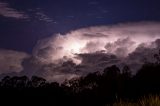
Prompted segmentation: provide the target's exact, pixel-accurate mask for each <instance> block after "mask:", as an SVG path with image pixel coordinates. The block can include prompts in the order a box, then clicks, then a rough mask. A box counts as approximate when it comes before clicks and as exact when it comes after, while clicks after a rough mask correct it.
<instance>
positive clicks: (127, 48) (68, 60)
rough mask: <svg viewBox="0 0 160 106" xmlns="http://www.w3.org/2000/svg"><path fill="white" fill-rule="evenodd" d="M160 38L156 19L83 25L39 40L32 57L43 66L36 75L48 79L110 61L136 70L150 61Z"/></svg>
mask: <svg viewBox="0 0 160 106" xmlns="http://www.w3.org/2000/svg"><path fill="white" fill-rule="evenodd" d="M159 38H160V23H158V22H139V23H125V24H118V25H112V26H96V27H89V28H82V29H78V30H75V31H71V32H69V33H66V34H64V35H61V34H56V35H53V36H52V37H49V38H46V39H43V40H41V41H39V42H38V44H37V45H36V47H35V48H34V52H33V57H34V59H36V61H38V62H39V63H40V64H42V65H43V66H42V65H41V66H42V67H41V68H40V69H37V71H38V72H37V74H38V75H42V76H43V77H45V78H48V79H50V80H61V79H65V78H71V77H73V76H79V75H85V74H87V73H88V72H94V71H102V70H103V69H104V68H105V67H107V66H109V65H113V64H116V65H118V66H120V67H122V66H123V65H125V64H126V65H129V66H130V67H132V68H133V69H138V68H139V67H140V65H142V64H143V62H144V60H145V59H148V60H149V61H153V57H152V55H153V54H154V53H155V52H157V49H158V43H156V42H158V41H159V40H157V39H159ZM32 65H33V63H32ZM33 66H34V67H37V66H35V64H34V65H33ZM44 73H45V74H44ZM55 76H56V77H55ZM64 76H65V77H64Z"/></svg>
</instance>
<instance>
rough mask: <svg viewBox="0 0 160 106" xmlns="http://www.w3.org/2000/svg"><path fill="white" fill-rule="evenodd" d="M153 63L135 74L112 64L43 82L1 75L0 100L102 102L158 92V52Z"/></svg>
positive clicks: (94, 105)
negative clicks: (57, 80) (89, 71)
mask: <svg viewBox="0 0 160 106" xmlns="http://www.w3.org/2000/svg"><path fill="white" fill-rule="evenodd" d="M154 57H155V58H156V60H157V61H156V62H155V63H145V64H144V65H143V66H142V68H141V69H140V70H138V72H137V73H136V74H135V75H131V71H130V68H129V67H128V66H125V67H124V68H123V69H122V70H120V69H119V68H118V67H117V66H115V65H113V66H111V67H107V68H105V69H104V71H103V73H99V72H94V73H90V74H88V75H87V76H84V77H80V78H77V79H71V80H68V81H65V82H64V83H63V84H59V83H57V82H47V81H46V80H45V79H43V78H40V77H37V76H33V77H32V78H31V79H29V78H28V77H26V76H22V77H16V76H15V77H9V76H6V77H4V78H3V79H2V80H1V82H0V97H1V98H0V102H1V103H4V104H6V105H7V104H16V105H22V106H23V105H37V106H38V105H43V106H60V105H62V106H66V105H67V106H104V105H106V104H112V103H113V102H115V101H117V100H120V99H123V100H132V101H136V100H138V99H139V98H140V97H143V96H145V95H150V94H153V95H158V94H159V92H160V82H159V81H160V56H159V55H155V56H154Z"/></svg>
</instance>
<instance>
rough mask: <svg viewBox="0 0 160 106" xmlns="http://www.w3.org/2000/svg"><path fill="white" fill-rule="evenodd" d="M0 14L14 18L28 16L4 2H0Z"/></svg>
mask: <svg viewBox="0 0 160 106" xmlns="http://www.w3.org/2000/svg"><path fill="white" fill-rule="evenodd" d="M0 15H1V16H4V17H10V18H16V19H26V18H28V16H27V15H26V14H25V13H24V12H22V11H18V10H16V9H14V8H12V7H10V5H9V4H8V3H6V2H0Z"/></svg>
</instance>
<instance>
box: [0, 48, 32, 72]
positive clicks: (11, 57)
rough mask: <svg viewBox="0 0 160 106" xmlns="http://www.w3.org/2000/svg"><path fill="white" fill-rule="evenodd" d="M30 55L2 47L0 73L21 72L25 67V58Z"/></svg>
mask: <svg viewBox="0 0 160 106" xmlns="http://www.w3.org/2000/svg"><path fill="white" fill-rule="evenodd" d="M28 57H29V55H28V54H27V53H24V52H17V51H13V50H4V49H0V74H4V73H11V72H20V71H21V70H22V69H23V67H22V65H21V63H22V61H23V59H25V58H28Z"/></svg>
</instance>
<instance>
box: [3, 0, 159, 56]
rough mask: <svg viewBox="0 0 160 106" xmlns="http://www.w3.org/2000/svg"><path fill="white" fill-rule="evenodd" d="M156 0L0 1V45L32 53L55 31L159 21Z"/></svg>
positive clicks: (157, 0)
mask: <svg viewBox="0 0 160 106" xmlns="http://www.w3.org/2000/svg"><path fill="white" fill-rule="evenodd" d="M159 5H160V1H159V0H0V48H5V49H12V50H18V51H25V52H28V53H31V52H32V49H33V47H34V46H35V44H36V43H37V41H38V40H39V39H42V38H45V37H49V36H51V35H52V34H54V33H66V32H68V31H70V30H74V29H78V28H82V27H87V26H97V25H110V24H116V23H123V22H137V21H160V12H159V10H160V6H159Z"/></svg>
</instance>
